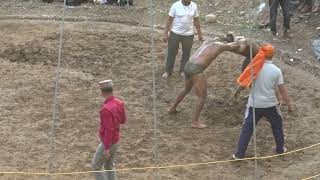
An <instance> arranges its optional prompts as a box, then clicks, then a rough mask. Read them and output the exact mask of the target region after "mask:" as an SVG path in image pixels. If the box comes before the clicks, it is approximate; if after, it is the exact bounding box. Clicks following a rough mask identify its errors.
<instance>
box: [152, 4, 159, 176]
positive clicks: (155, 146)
mask: <svg viewBox="0 0 320 180" xmlns="http://www.w3.org/2000/svg"><path fill="white" fill-rule="evenodd" d="M150 13H151V16H150V20H151V24H150V25H151V27H150V28H151V47H150V48H151V62H152V98H153V136H154V137H153V138H154V140H153V143H154V144H153V155H154V163H155V167H156V168H155V169H154V179H155V180H160V176H159V170H158V166H159V155H158V120H157V104H156V103H157V92H156V72H155V71H156V63H155V58H154V14H155V8H154V1H153V0H150Z"/></svg>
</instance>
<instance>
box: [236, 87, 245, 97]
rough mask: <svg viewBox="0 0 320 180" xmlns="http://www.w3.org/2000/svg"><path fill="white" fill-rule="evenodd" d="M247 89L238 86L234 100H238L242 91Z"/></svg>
mask: <svg viewBox="0 0 320 180" xmlns="http://www.w3.org/2000/svg"><path fill="white" fill-rule="evenodd" d="M244 89H245V87H243V86H238V88H237V90H236V92H235V93H234V95H233V96H234V98H238V97H239V94H240V92H241V91H243V90H244Z"/></svg>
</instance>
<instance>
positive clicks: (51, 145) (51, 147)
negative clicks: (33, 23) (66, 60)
mask: <svg viewBox="0 0 320 180" xmlns="http://www.w3.org/2000/svg"><path fill="white" fill-rule="evenodd" d="M66 7H67V6H66V0H64V5H63V12H62V19H61V25H60V42H59V55H58V64H57V68H56V80H55V83H54V97H53V110H52V125H51V128H50V139H49V158H48V170H49V173H53V171H54V170H53V157H54V142H53V141H54V134H55V128H56V125H57V121H58V119H57V113H58V110H57V105H58V94H59V80H60V65H61V59H62V51H63V48H62V47H63V32H64V18H65V13H66ZM49 179H51V178H50V177H49Z"/></svg>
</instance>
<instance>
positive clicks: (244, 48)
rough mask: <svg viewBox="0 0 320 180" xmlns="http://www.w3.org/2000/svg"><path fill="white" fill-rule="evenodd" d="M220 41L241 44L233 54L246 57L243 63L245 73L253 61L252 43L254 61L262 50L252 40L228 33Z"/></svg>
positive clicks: (242, 69)
mask: <svg viewBox="0 0 320 180" xmlns="http://www.w3.org/2000/svg"><path fill="white" fill-rule="evenodd" d="M220 40H222V41H226V42H228V43H231V42H237V43H239V48H238V49H235V50H232V52H234V53H236V54H240V55H242V56H245V57H246V58H245V59H244V60H243V62H242V67H241V72H243V71H244V70H245V69H246V67H247V66H248V64H249V63H250V61H251V57H250V56H251V55H250V43H251V47H252V59H253V58H254V57H255V56H256V55H257V53H258V52H259V49H260V46H259V45H258V43H256V42H253V41H250V39H248V38H245V37H244V36H234V35H233V33H232V32H229V33H227V34H226V35H225V37H224V38H220Z"/></svg>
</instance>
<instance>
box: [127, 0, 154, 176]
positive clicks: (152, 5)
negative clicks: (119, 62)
mask: <svg viewBox="0 0 320 180" xmlns="http://www.w3.org/2000/svg"><path fill="white" fill-rule="evenodd" d="M128 6H129V4H128ZM150 12H151V16H150V21H151V23H150V26H151V27H150V28H151V47H150V48H151V62H152V101H153V138H154V140H153V148H152V149H153V155H154V164H155V168H154V170H155V171H154V179H156V180H160V176H159V171H158V166H159V155H158V119H157V91H156V63H155V57H154V15H155V10H154V2H153V0H150Z"/></svg>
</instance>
